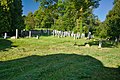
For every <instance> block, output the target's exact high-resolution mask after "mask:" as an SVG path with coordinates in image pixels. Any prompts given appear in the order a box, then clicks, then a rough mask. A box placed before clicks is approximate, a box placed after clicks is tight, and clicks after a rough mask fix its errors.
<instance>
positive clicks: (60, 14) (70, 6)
mask: <svg viewBox="0 0 120 80" xmlns="http://www.w3.org/2000/svg"><path fill="white" fill-rule="evenodd" d="M35 1H39V2H40V7H41V8H42V11H43V12H45V13H46V15H45V16H48V15H49V17H51V18H50V19H51V20H50V21H52V22H50V23H51V25H52V28H54V29H58V30H64V31H66V30H68V31H70V30H73V29H74V28H76V20H77V19H80V21H81V23H83V24H81V26H84V24H85V23H86V21H87V20H88V18H89V17H90V15H89V14H92V10H93V9H94V8H97V7H98V6H99V1H100V0H35ZM80 9H82V13H80ZM46 10H47V11H46ZM80 17H81V18H80ZM43 20H44V18H43ZM44 21H45V20H44ZM44 21H42V22H41V23H42V25H43V24H44V25H45V24H46V23H45V22H44ZM87 25H89V24H87ZM78 31H80V27H78Z"/></svg>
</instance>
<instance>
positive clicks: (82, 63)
mask: <svg viewBox="0 0 120 80" xmlns="http://www.w3.org/2000/svg"><path fill="white" fill-rule="evenodd" d="M119 79H120V73H119V68H109V67H104V65H103V64H102V63H101V62H100V61H99V60H97V59H95V58H93V57H91V56H88V55H77V54H54V55H46V56H37V55H33V56H29V57H24V58H21V59H16V60H10V61H1V62H0V80H119Z"/></svg>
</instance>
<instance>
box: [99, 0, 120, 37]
mask: <svg viewBox="0 0 120 80" xmlns="http://www.w3.org/2000/svg"><path fill="white" fill-rule="evenodd" d="M100 28H101V31H100V32H99V33H100V34H102V33H103V34H104V35H106V37H110V38H115V37H117V38H118V37H119V36H120V0H114V7H113V9H112V10H110V11H109V13H108V15H107V16H106V20H105V21H104V22H103V24H102V26H100Z"/></svg>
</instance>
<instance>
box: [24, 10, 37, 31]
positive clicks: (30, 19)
mask: <svg viewBox="0 0 120 80" xmlns="http://www.w3.org/2000/svg"><path fill="white" fill-rule="evenodd" d="M24 20H25V25H26V28H25V29H27V30H31V29H34V28H35V20H34V16H33V14H32V12H29V13H28V15H27V16H26V17H25V18H24Z"/></svg>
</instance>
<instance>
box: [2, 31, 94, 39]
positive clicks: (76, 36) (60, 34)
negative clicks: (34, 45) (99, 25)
mask: <svg viewBox="0 0 120 80" xmlns="http://www.w3.org/2000/svg"><path fill="white" fill-rule="evenodd" d="M44 34H47V35H48V36H49V35H51V34H53V36H58V38H60V37H67V36H69V37H74V39H80V38H85V34H84V33H82V34H81V35H80V33H79V32H77V33H76V34H75V33H74V32H73V31H72V32H71V31H58V30H31V31H23V30H21V33H20V37H25V36H29V38H30V37H32V35H37V37H38V36H40V35H44ZM7 37H8V36H7V33H5V34H4V39H6V38H7ZM18 37H19V33H18V29H16V36H14V37H13V38H15V39H17V38H18ZM87 38H88V39H91V38H94V36H93V35H91V32H89V33H88V37H87Z"/></svg>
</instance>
